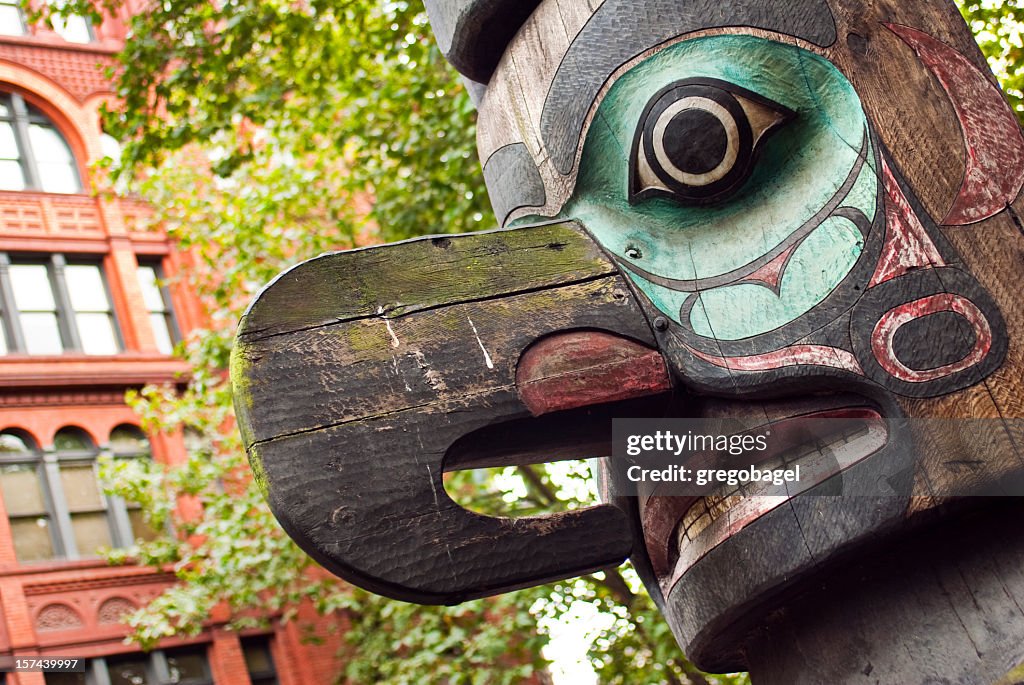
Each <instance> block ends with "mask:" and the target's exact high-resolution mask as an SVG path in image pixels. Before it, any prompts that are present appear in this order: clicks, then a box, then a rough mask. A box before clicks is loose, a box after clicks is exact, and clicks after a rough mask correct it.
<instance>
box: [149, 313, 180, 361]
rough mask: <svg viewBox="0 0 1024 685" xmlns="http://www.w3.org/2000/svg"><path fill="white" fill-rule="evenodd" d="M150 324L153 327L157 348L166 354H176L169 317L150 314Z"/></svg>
mask: <svg viewBox="0 0 1024 685" xmlns="http://www.w3.org/2000/svg"><path fill="white" fill-rule="evenodd" d="M149 324H150V325H151V326H152V327H153V336H154V337H155V338H156V348H157V349H158V350H160V351H161V352H163V353H164V354H171V353H172V352H174V341H173V340H171V329H170V327H169V326H168V325H167V316H166V315H164V314H159V313H153V314H150V315H149Z"/></svg>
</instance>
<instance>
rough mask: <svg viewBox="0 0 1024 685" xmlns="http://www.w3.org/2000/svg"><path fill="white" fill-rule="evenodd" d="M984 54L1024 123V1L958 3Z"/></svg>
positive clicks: (996, 0) (1005, 0) (962, 1)
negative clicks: (1022, 67)
mask: <svg viewBox="0 0 1024 685" xmlns="http://www.w3.org/2000/svg"><path fill="white" fill-rule="evenodd" d="M957 4H958V5H959V6H960V12H961V13H962V14H963V15H964V18H965V19H966V20H967V23H968V24H969V25H970V26H971V29H972V30H973V31H974V35H975V37H976V38H977V39H978V44H979V45H980V46H981V51H982V52H983V53H985V57H987V58H988V61H989V64H990V65H992V70H993V71H994V72H995V73H996V76H998V77H999V80H1000V82H1001V83H1002V85H1003V90H1005V91H1006V95H1007V97H1008V98H1009V99H1010V104H1011V105H1012V106H1013V109H1014V111H1015V112H1017V117H1018V118H1019V119H1020V120H1021V122H1024V69H1021V66H1022V65H1024V38H1022V31H1021V29H1022V27H1024V2H1021V0H957Z"/></svg>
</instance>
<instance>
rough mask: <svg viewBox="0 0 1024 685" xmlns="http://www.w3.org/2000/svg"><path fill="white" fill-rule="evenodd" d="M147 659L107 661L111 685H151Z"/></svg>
mask: <svg viewBox="0 0 1024 685" xmlns="http://www.w3.org/2000/svg"><path fill="white" fill-rule="evenodd" d="M146 663H147V659H144V658H143V659H139V658H132V659H125V660H121V661H114V660H113V659H107V673H108V674H109V676H110V685H150V683H151V682H152V681H150V680H149V678H148V676H147V675H146Z"/></svg>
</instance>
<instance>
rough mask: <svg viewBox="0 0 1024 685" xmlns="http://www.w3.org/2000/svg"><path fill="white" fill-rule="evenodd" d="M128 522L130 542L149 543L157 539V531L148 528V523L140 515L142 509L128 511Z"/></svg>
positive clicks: (150, 527) (136, 508)
mask: <svg viewBox="0 0 1024 685" xmlns="http://www.w3.org/2000/svg"><path fill="white" fill-rule="evenodd" d="M128 520H129V521H130V522H131V524H132V540H145V541H146V542H149V541H151V540H156V539H157V537H159V533H158V531H157V530H155V529H154V528H153V527H152V526H150V525H149V522H148V521H146V519H145V517H144V516H143V515H142V509H140V508H138V507H133V508H131V509H129V510H128Z"/></svg>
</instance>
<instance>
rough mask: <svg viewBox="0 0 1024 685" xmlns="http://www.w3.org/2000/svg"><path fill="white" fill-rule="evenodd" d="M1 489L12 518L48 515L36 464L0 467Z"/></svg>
mask: <svg viewBox="0 0 1024 685" xmlns="http://www.w3.org/2000/svg"><path fill="white" fill-rule="evenodd" d="M0 487H2V490H3V495H4V505H5V506H6V507H7V513H8V514H9V515H10V516H19V515H21V516H24V515H26V514H45V513H46V500H45V499H44V498H43V488H42V482H41V480H40V478H39V468H38V466H37V465H36V464H4V465H3V466H0Z"/></svg>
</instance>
